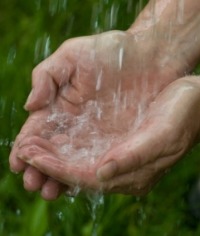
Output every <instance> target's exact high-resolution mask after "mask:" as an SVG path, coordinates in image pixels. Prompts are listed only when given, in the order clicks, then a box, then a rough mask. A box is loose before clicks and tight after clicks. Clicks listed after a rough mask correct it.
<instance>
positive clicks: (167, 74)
mask: <svg viewBox="0 0 200 236" xmlns="http://www.w3.org/2000/svg"><path fill="white" fill-rule="evenodd" d="M142 38H143V37H141V40H139V41H138V38H136V37H134V35H132V34H130V33H128V32H121V31H112V32H108V33H103V34H100V35H96V36H89V37H81V38H76V39H71V40H68V41H66V42H65V43H64V44H63V45H62V46H61V47H60V48H59V49H58V50H57V51H56V52H55V53H54V54H53V55H52V56H50V57H49V58H48V59H46V60H45V61H44V62H42V63H41V64H40V65H38V66H37V67H36V68H35V69H34V71H33V90H32V93H31V95H30V97H29V99H28V102H27V103H26V106H25V107H26V109H27V110H30V111H34V110H38V109H39V108H44V107H46V109H47V110H48V112H47V113H48V114H46V113H45V112H44V113H43V111H42V110H41V111H39V113H38V112H37V113H36V114H34V113H33V114H32V115H31V116H30V117H29V119H28V120H27V122H26V124H25V126H24V127H23V129H22V131H21V132H20V134H19V136H18V137H17V139H16V142H15V145H14V147H13V150H12V152H11V156H10V166H11V169H12V170H13V171H15V172H18V171H25V173H24V182H25V188H26V189H28V190H34V191H35V190H38V189H40V188H42V186H43V188H42V189H43V190H42V195H43V197H44V198H46V199H47V198H48V199H50V198H54V197H53V195H54V192H56V193H58V192H60V190H59V189H60V187H59V188H58V186H57V185H56V183H55V182H53V186H54V188H55V189H56V191H55V189H54V190H52V191H51V187H49V186H51V185H52V181H51V180H50V184H48V183H49V181H47V182H46V177H44V176H43V175H41V174H39V173H38V171H37V170H35V169H33V168H31V167H28V166H27V165H26V164H25V163H24V162H22V161H20V160H19V159H18V158H17V155H16V154H17V152H18V146H19V143H21V141H22V140H23V139H25V138H27V137H30V136H33V135H36V136H41V133H42V130H44V129H45V127H46V124H45V122H46V119H47V117H48V116H49V115H50V114H51V113H52V112H54V111H52V109H54V110H55V108H56V110H57V111H58V112H59V113H65V112H71V110H73V111H72V113H73V112H75V113H76V112H77V113H76V114H80V113H81V110H84V109H85V104H86V103H87V101H89V100H91V101H95V102H96V105H97V106H96V109H97V110H96V113H95V114H96V117H99V118H102V117H103V119H104V122H99V120H98V119H96V121H95V122H98V123H99V124H98V126H101V130H102V131H103V132H104V131H106V132H107V133H109V132H110V133H113V132H114V133H115V132H117V133H118V134H120V133H122V130H123V132H124V131H127V129H128V128H129V126H126V127H121V126H124V124H126V123H128V121H130V122H131V124H132V126H133V123H134V122H137V121H141V120H142V117H138V115H139V114H143V113H144V111H145V109H146V108H147V107H148V104H149V102H151V101H152V100H153V99H154V97H155V96H156V94H157V93H158V92H159V91H160V90H161V89H162V88H163V87H164V86H166V84H168V83H170V82H171V81H173V80H174V79H176V78H178V77H179V76H180V75H181V74H183V73H184V72H185V71H184V69H183V68H181V69H180V68H179V65H177V64H176V63H175V62H174V61H173V59H171V58H170V56H169V55H167V54H166V51H167V49H166V48H165V50H166V51H163V48H159V47H158V45H159V43H156V42H155V41H153V42H152V41H151V40H149V38H148V37H147V38H145V37H144V39H143V40H142ZM145 40H146V41H145ZM144 45H145V47H144ZM152 45H156V50H155V47H153V46H152ZM163 66H164V67H165V69H164V70H163ZM177 68H178V69H177ZM55 101H56V102H55ZM95 102H94V104H95ZM113 102H114V103H113ZM81 106H83V107H81ZM122 106H123V107H122ZM52 107H53V108H52ZM119 108H120V109H122V110H123V117H121V110H120V109H119ZM74 110H78V111H74ZM102 112H103V115H102V114H101V113H102ZM75 113H74V114H75ZM38 114H39V115H38ZM82 114H83V112H82ZM119 115H120V119H118V118H116V117H118V116H119ZM113 116H115V124H114V130H113V127H110V126H111V125H112V123H111V125H110V121H111V120H113ZM130 117H131V119H130ZM133 117H134V118H133ZM33 119H34V120H35V123H36V124H35V123H34V122H32V120H33ZM40 120H43V121H44V122H41V124H40V128H38V129H37V128H36V127H37V125H38V123H39V121H40ZM106 120H107V121H106ZM121 120H123V122H121ZM43 124H44V127H43ZM134 124H135V127H137V125H139V124H136V123H134ZM129 125H130V123H129ZM116 127H117V129H118V127H119V130H120V132H118V131H116ZM42 137H43V136H42ZM44 186H48V187H44ZM44 189H46V190H44ZM50 195H51V197H50ZM56 196H57V195H56Z"/></svg>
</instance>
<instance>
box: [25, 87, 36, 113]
mask: <svg viewBox="0 0 200 236" xmlns="http://www.w3.org/2000/svg"><path fill="white" fill-rule="evenodd" d="M33 93H34V91H33V89H32V90H31V92H30V94H29V96H28V98H27V100H26V103H25V105H24V108H25V109H27V107H28V106H29V105H30V103H31V102H32V100H33Z"/></svg>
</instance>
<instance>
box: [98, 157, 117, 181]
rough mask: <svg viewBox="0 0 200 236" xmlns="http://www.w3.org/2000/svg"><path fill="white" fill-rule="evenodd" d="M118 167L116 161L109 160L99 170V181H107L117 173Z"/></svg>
mask: <svg viewBox="0 0 200 236" xmlns="http://www.w3.org/2000/svg"><path fill="white" fill-rule="evenodd" d="M117 171H118V167H117V163H116V161H113V160H112V161H109V162H107V163H106V164H105V165H103V166H102V167H100V168H99V169H98V170H97V178H98V179H99V181H107V180H109V179H111V178H112V177H114V176H115V175H116V174H117Z"/></svg>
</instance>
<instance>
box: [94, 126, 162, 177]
mask: <svg viewBox="0 0 200 236" xmlns="http://www.w3.org/2000/svg"><path fill="white" fill-rule="evenodd" d="M157 131H158V130H157ZM157 131H156V130H154V132H153V127H149V128H147V129H143V130H142V131H138V132H136V133H135V134H134V135H133V136H132V137H129V138H128V139H127V140H126V141H124V142H122V143H120V144H119V145H118V146H115V147H113V148H112V149H111V150H110V151H109V152H108V153H107V154H106V155H105V156H104V158H103V160H102V161H101V162H100V164H99V168H98V169H97V172H96V175H97V178H98V179H99V180H100V181H107V180H109V179H111V178H113V177H115V176H117V175H121V174H124V173H128V172H130V171H133V170H138V169H139V168H141V167H142V166H144V165H146V164H147V163H150V162H153V161H155V160H156V159H157V158H158V157H159V156H160V155H162V152H163V150H164V148H163V143H164V142H162V139H163V137H164V134H162V132H161V130H159V131H158V132H157ZM155 132H156V133H155Z"/></svg>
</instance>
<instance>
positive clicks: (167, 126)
mask: <svg viewBox="0 0 200 236" xmlns="http://www.w3.org/2000/svg"><path fill="white" fill-rule="evenodd" d="M199 104H200V82H199V78H198V77H186V78H182V79H179V80H177V81H175V82H173V83H171V84H170V85H169V86H168V87H167V88H165V89H164V90H163V91H162V92H161V93H160V95H159V96H158V97H157V98H156V100H155V101H154V102H153V103H152V104H151V105H150V107H149V109H148V111H147V113H146V115H145V119H144V120H143V122H142V124H141V125H140V127H139V128H138V130H136V131H134V132H131V133H128V136H126V137H124V139H121V140H120V143H119V142H113V143H112V145H111V147H110V150H109V151H108V152H107V153H105V154H104V155H103V156H101V157H98V158H96V159H92V160H93V162H89V161H88V159H87V158H83V159H79V160H78V162H77V161H74V160H73V159H70V157H69V156H66V154H65V153H63V152H62V150H63V149H62V148H63V143H62V141H60V140H63V137H61V139H60V136H59V135H58V136H57V137H56V138H55V137H54V138H53V140H47V139H42V138H41V137H36V136H34V137H30V138H27V139H24V140H23V141H22V142H21V144H20V148H19V152H18V156H19V157H20V158H21V159H22V160H23V161H25V162H27V163H29V164H30V165H32V166H34V167H35V168H37V169H39V170H40V171H41V172H43V173H45V174H46V175H47V176H51V177H52V178H53V179H55V180H58V181H60V182H61V183H63V184H65V185H67V186H69V192H71V193H73V190H74V189H76V187H77V186H78V187H79V188H81V190H83V191H85V190H91V189H92V190H94V191H102V192H108V193H112V192H117V193H123V194H132V195H143V194H146V193H147V192H148V191H150V189H151V188H152V187H153V186H154V185H155V183H156V182H157V181H158V180H159V179H160V178H161V176H163V175H164V174H165V173H166V172H167V171H168V170H169V169H170V168H171V167H172V166H173V165H174V164H175V163H176V162H177V161H178V160H179V159H180V158H181V157H182V156H183V155H184V154H185V153H186V152H187V151H188V149H189V148H190V147H191V146H192V145H194V143H195V141H196V140H197V139H198V138H199V137H198V136H199V128H200V119H199V117H200V105H199ZM194 119H196V120H194ZM83 135H84V133H83ZM85 138H86V139H87V137H85ZM82 139H83V137H80V140H82ZM65 140H67V137H66V139H65ZM77 143H78V140H77ZM80 146H81V144H80ZM61 147H62V148H61ZM77 148H79V145H78V144H77Z"/></svg>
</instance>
